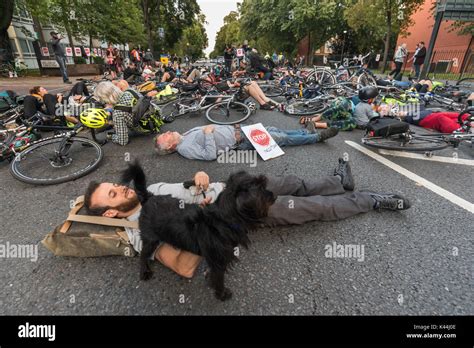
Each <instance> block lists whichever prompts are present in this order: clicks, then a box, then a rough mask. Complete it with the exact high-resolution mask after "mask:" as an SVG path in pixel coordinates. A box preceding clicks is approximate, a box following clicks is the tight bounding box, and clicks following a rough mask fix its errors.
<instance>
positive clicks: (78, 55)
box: [74, 47, 82, 57]
mask: <svg viewBox="0 0 474 348" xmlns="http://www.w3.org/2000/svg"><path fill="white" fill-rule="evenodd" d="M74 54H75V55H76V57H80V56H82V53H81V48H80V47H74Z"/></svg>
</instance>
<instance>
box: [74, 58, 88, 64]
mask: <svg viewBox="0 0 474 348" xmlns="http://www.w3.org/2000/svg"><path fill="white" fill-rule="evenodd" d="M73 59H74V64H86V63H87V61H86V59H85V58H84V57H74V58H73Z"/></svg>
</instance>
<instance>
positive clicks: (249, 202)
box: [122, 163, 275, 301]
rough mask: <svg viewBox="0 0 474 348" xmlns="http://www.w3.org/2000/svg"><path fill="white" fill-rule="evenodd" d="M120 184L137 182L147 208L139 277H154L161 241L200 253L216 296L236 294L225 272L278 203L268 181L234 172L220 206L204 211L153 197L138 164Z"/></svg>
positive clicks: (141, 225)
mask: <svg viewBox="0 0 474 348" xmlns="http://www.w3.org/2000/svg"><path fill="white" fill-rule="evenodd" d="M122 181H123V182H124V183H130V182H131V181H133V182H134V185H135V189H136V192H137V195H138V197H139V200H140V201H141V203H142V206H143V207H142V211H141V213H140V218H139V228H140V231H141V238H142V241H143V249H142V252H141V261H140V265H141V267H140V278H141V279H143V280H147V279H149V278H151V276H152V270H151V268H150V261H149V260H150V257H151V256H152V255H153V253H154V252H155V250H156V248H157V247H158V245H159V244H160V242H165V243H168V244H170V245H172V246H174V247H176V248H179V249H182V250H186V251H189V252H191V253H193V254H197V255H201V256H202V257H203V258H204V259H205V260H206V261H207V264H208V266H209V268H210V285H211V287H212V288H213V289H214V290H215V295H216V297H217V298H218V299H220V300H222V301H225V300H227V299H229V298H230V297H231V296H232V292H231V291H230V290H229V289H227V288H226V287H225V286H224V273H225V272H226V270H227V268H228V267H230V266H232V264H233V263H234V262H235V261H237V260H238V259H237V257H236V256H235V255H234V248H235V247H237V246H239V245H241V246H243V247H245V248H248V245H249V244H250V240H249V238H248V236H247V233H248V232H249V230H251V229H254V228H255V227H257V225H258V224H260V223H261V222H262V220H263V218H265V217H266V216H267V214H268V209H269V208H270V206H271V205H272V204H273V203H274V201H275V197H274V195H273V193H272V192H270V191H268V190H267V189H266V185H267V179H266V177H265V176H263V175H262V176H257V177H256V176H252V175H249V174H247V173H246V172H244V171H241V172H238V173H235V174H232V175H231V176H230V177H229V179H228V180H227V182H226V187H225V189H224V191H222V192H221V194H220V195H219V197H218V198H217V200H216V202H214V203H213V204H210V205H207V206H205V207H200V206H198V205H195V204H183V203H182V202H181V201H180V200H178V199H175V198H172V197H171V196H169V195H167V196H153V195H151V194H150V193H149V192H148V191H147V190H146V178H145V174H144V172H143V170H142V168H141V167H140V165H139V164H138V163H134V164H133V165H130V166H129V168H128V169H127V170H126V171H125V172H124V173H123V176H122Z"/></svg>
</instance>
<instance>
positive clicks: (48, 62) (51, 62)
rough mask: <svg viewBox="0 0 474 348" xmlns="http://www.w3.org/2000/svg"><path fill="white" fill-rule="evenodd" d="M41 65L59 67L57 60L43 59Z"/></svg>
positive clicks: (43, 66)
mask: <svg viewBox="0 0 474 348" xmlns="http://www.w3.org/2000/svg"><path fill="white" fill-rule="evenodd" d="M41 67H42V68H59V64H58V62H57V61H55V60H45V59H42V60H41Z"/></svg>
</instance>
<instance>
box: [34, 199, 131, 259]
mask: <svg viewBox="0 0 474 348" xmlns="http://www.w3.org/2000/svg"><path fill="white" fill-rule="evenodd" d="M83 206H84V196H80V197H78V198H77V199H76V201H75V204H74V208H72V209H71V211H70V212H69V216H68V217H67V219H66V221H64V223H62V224H61V225H59V226H57V227H56V228H55V229H54V231H53V232H51V233H49V234H47V235H46V237H45V238H44V239H43V240H42V241H41V243H42V244H43V245H44V246H45V247H46V248H48V249H49V250H50V251H51V252H52V253H53V254H54V255H56V256H73V257H99V256H114V255H116V256H118V255H121V256H129V257H134V256H136V255H137V252H136V251H135V250H134V249H133V246H132V245H131V243H130V241H129V239H128V235H127V232H126V231H125V227H130V228H138V221H128V220H126V219H114V218H107V217H102V216H90V215H83V214H79V212H80V210H81V209H82V207H83Z"/></svg>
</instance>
